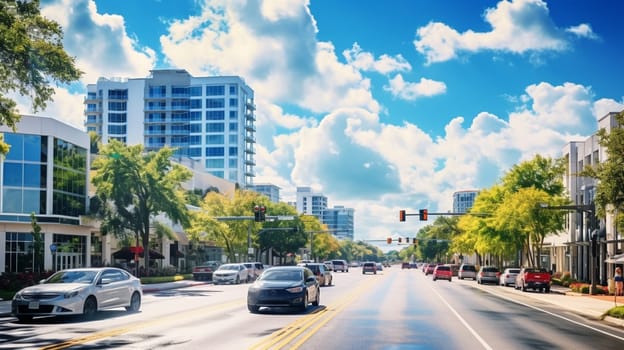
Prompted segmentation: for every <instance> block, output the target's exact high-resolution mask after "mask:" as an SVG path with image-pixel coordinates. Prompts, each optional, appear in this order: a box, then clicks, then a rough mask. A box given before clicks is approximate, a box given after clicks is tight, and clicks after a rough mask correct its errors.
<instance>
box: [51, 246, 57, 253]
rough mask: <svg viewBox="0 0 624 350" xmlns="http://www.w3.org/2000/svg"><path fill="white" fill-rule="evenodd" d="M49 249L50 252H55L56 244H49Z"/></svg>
mask: <svg viewBox="0 0 624 350" xmlns="http://www.w3.org/2000/svg"><path fill="white" fill-rule="evenodd" d="M50 251H51V252H52V253H55V252H56V244H50Z"/></svg>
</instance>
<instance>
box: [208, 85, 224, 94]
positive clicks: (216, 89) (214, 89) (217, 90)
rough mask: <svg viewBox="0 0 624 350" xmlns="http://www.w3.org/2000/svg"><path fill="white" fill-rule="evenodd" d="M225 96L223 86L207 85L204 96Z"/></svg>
mask: <svg viewBox="0 0 624 350" xmlns="http://www.w3.org/2000/svg"><path fill="white" fill-rule="evenodd" d="M223 95H225V86H223V85H208V86H206V96H223Z"/></svg>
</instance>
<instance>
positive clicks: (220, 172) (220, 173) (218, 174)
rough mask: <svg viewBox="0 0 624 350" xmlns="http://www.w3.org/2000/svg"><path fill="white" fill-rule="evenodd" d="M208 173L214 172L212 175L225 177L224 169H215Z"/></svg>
mask: <svg viewBox="0 0 624 350" xmlns="http://www.w3.org/2000/svg"><path fill="white" fill-rule="evenodd" d="M208 173H209V174H212V175H214V176H216V177H220V178H223V171H217V170H213V171H209V172H208Z"/></svg>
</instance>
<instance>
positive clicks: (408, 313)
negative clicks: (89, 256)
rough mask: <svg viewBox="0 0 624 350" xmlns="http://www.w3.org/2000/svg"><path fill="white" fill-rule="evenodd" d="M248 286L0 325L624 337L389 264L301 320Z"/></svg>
mask: <svg viewBox="0 0 624 350" xmlns="http://www.w3.org/2000/svg"><path fill="white" fill-rule="evenodd" d="M248 287H249V285H248V284H241V285H219V286H213V285H210V284H206V285H201V286H196V287H190V288H183V289H175V290H167V291H162V292H157V293H153V294H145V295H144V298H143V306H142V308H141V312H140V313H137V314H131V313H127V312H125V311H124V310H122V309H120V310H119V311H117V310H115V311H105V312H101V313H100V314H99V315H98V317H97V318H96V319H95V320H93V321H88V322H87V321H83V320H82V319H81V318H79V317H75V318H40V319H35V320H34V321H32V322H30V323H25V324H20V323H17V322H16V320H15V319H14V318H5V319H0V348H6V349H8V348H11V349H16V348H19V349H22V348H24V349H64V348H74V349H102V348H107V349H108V348H119V349H156V348H158V349H164V348H168V349H205V348H208V347H209V348H211V349H296V348H300V349H534V348H537V349H573V348H592V349H622V348H624V332H623V331H622V329H617V328H615V327H610V326H608V325H606V324H603V323H600V322H598V321H592V320H586V319H584V318H582V317H579V316H577V315H574V314H572V313H570V312H568V311H566V310H562V309H561V308H560V307H557V306H555V305H554V304H552V303H548V302H545V301H544V300H546V299H544V298H557V297H565V296H558V295H554V294H539V293H523V292H520V291H516V290H514V289H513V288H511V287H500V286H495V285H477V284H476V282H474V281H468V280H464V281H460V280H458V279H455V278H454V279H453V281H452V282H450V283H449V282H448V281H435V282H434V281H432V280H431V278H430V276H429V277H425V275H424V274H423V273H422V272H421V271H420V270H415V269H411V270H408V269H406V270H402V269H400V267H397V266H394V267H392V268H387V269H385V270H384V271H383V272H380V273H378V274H376V275H372V274H367V275H362V273H361V271H360V269H358V268H353V269H351V270H350V272H348V273H340V272H339V273H334V286H329V287H323V288H321V305H320V306H319V307H312V306H310V307H309V308H308V310H307V311H306V312H305V313H299V312H294V311H289V310H272V311H271V312H267V311H264V312H261V313H259V314H251V313H249V312H248V310H247V306H246V292H247V288H248Z"/></svg>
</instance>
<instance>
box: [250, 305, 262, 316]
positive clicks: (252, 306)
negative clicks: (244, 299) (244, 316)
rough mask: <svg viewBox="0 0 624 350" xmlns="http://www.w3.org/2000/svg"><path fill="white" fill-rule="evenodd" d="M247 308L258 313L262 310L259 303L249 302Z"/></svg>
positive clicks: (253, 312)
mask: <svg viewBox="0 0 624 350" xmlns="http://www.w3.org/2000/svg"><path fill="white" fill-rule="evenodd" d="M247 309H249V312H251V313H252V314H257V313H258V311H260V307H259V306H258V305H252V304H247Z"/></svg>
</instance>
